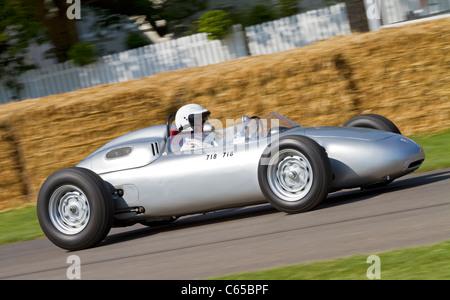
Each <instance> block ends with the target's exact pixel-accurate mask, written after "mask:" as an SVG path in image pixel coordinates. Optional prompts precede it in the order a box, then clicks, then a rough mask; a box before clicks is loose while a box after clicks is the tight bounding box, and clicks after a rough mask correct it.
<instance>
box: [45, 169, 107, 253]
mask: <svg viewBox="0 0 450 300" xmlns="http://www.w3.org/2000/svg"><path fill="white" fill-rule="evenodd" d="M37 214H38V219H39V223H40V225H41V228H42V230H43V231H44V233H45V235H46V236H47V237H48V239H49V240H51V241H52V242H53V243H54V244H55V245H57V246H58V247H61V248H63V249H67V250H80V249H85V248H89V247H92V246H95V245H96V244H98V243H99V242H101V241H102V240H103V239H104V238H105V237H106V235H107V234H108V232H109V230H110V229H111V226H112V222H113V214H114V202H113V198H112V194H111V193H110V190H109V188H108V186H107V185H106V183H105V182H104V181H103V180H102V179H101V177H100V176H98V175H97V174H96V173H94V172H92V171H91V170H88V169H83V168H67V169H63V170H60V171H57V172H55V173H53V174H52V175H50V176H49V177H48V178H47V180H46V181H45V182H44V184H43V185H42V187H41V190H40V191H39V196H38V201H37Z"/></svg>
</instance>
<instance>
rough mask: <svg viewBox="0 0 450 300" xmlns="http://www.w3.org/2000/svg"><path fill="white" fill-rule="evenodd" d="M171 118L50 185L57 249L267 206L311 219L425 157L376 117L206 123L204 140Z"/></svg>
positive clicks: (48, 223) (43, 206)
mask: <svg viewBox="0 0 450 300" xmlns="http://www.w3.org/2000/svg"><path fill="white" fill-rule="evenodd" d="M172 116H173V115H171V116H170V117H169V118H168V120H167V123H166V124H165V125H157V126H152V127H148V128H144V129H140V130H137V131H134V132H131V133H128V134H126V135H123V136H121V137H119V138H117V139H114V140H112V141H111V142H109V143H107V144H106V145H104V146H103V147H101V148H99V149H98V150H96V151H95V152H93V153H92V154H91V155H89V156H88V157H86V158H85V159H84V160H83V161H82V162H80V163H79V164H78V165H77V166H76V167H72V168H66V169H62V170H59V171H57V172H55V173H53V174H52V175H50V176H49V177H48V178H47V180H46V181H45V182H44V183H43V185H42V186H41V189H40V192H39V196H38V202H37V213H38V219H39V222H40V225H41V227H42V230H43V231H44V233H45V234H46V236H47V237H48V238H49V239H50V240H51V241H52V242H53V243H54V244H55V245H57V246H59V247H61V248H64V249H68V250H78V249H84V248H88V247H92V246H95V245H97V244H98V243H99V242H101V241H102V240H103V239H104V238H105V237H106V236H107V234H108V232H109V231H110V229H111V227H113V226H128V225H133V224H136V223H142V224H145V225H148V226H155V225H157V226H160V225H162V224H168V223H171V222H173V221H174V220H176V219H177V218H178V217H180V216H185V215H189V214H196V213H205V212H211V211H216V210H220V209H226V208H232V207H240V206H247V205H254V204H260V203H264V202H269V203H270V204H272V205H273V206H274V207H275V208H276V209H278V210H280V211H282V212H286V213H299V212H305V211H309V210H311V209H313V208H314V207H316V206H317V205H318V204H319V203H321V201H322V200H324V199H325V198H326V197H327V195H328V193H330V192H334V191H337V190H340V189H349V188H357V187H362V188H368V187H374V186H383V185H386V184H389V183H390V182H392V181H393V180H394V179H396V178H398V177H400V176H403V175H405V174H408V173H410V172H413V171H414V170H416V169H418V168H419V167H420V165H421V164H422V162H423V160H424V158H425V154H424V151H423V149H422V148H421V147H420V146H419V145H418V144H417V143H415V142H414V141H412V140H411V139H409V138H407V137H405V136H403V135H401V134H400V131H399V130H398V128H397V127H396V126H395V125H394V124H393V123H392V122H391V121H390V120H388V119H386V118H385V117H382V116H380V115H375V114H366V115H360V116H357V117H355V118H353V119H351V120H350V121H348V122H347V123H346V124H344V126H342V127H302V126H300V125H298V124H297V123H295V122H293V121H291V120H289V119H287V118H285V117H283V116H281V115H279V114H278V113H276V112H271V113H268V114H266V115H264V116H260V117H256V116H255V117H251V118H249V117H246V116H243V117H242V118H240V119H238V120H239V121H238V120H234V123H233V124H232V125H230V126H226V127H225V128H223V129H214V128H213V127H212V126H211V125H209V124H208V123H207V122H205V120H204V119H201V121H200V124H201V125H202V126H203V128H202V130H200V132H195V131H194V132H192V131H191V132H183V131H181V132H180V129H183V128H182V127H183V126H180V128H177V127H178V126H177V127H175V126H174V125H173V124H171V123H170V120H171V117H172ZM190 116H191V117H194V115H190ZM187 119H188V118H186V120H187ZM237 121H238V122H237ZM189 122H193V119H190V120H189ZM208 125H209V126H208ZM192 127H193V126H192ZM191 129H192V128H191Z"/></svg>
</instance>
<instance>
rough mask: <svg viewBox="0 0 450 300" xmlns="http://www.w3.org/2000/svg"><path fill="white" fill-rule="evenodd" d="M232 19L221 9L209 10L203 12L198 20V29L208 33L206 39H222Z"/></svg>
mask: <svg viewBox="0 0 450 300" xmlns="http://www.w3.org/2000/svg"><path fill="white" fill-rule="evenodd" d="M232 23H233V22H232V21H231V19H230V16H229V14H228V13H227V12H225V11H223V10H211V11H208V12H206V13H204V14H203V15H202V16H201V17H200V19H199V21H198V31H199V32H206V33H208V39H211V40H214V39H219V40H220V39H224V38H225V37H226V36H227V34H228V32H229V28H230V26H231V25H232Z"/></svg>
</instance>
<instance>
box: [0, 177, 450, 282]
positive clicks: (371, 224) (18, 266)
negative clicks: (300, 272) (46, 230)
mask: <svg viewBox="0 0 450 300" xmlns="http://www.w3.org/2000/svg"><path fill="white" fill-rule="evenodd" d="M449 195H450V169H444V170H439V171H434V172H427V173H419V174H413V175H410V176H406V177H404V178H401V179H398V180H396V181H394V182H393V183H392V184H391V185H389V186H387V187H385V188H379V189H375V190H370V191H365V190H356V189H355V190H349V191H341V192H337V193H333V194H330V195H329V196H328V198H327V200H326V201H325V202H324V203H323V204H322V205H320V206H319V207H318V208H317V209H315V210H314V211H310V212H307V213H302V214H296V215H287V214H285V213H281V212H278V211H276V210H275V209H273V208H272V207H271V206H270V205H268V204H266V205H259V206H253V207H246V208H239V209H230V210H225V211H220V212H216V213H211V214H207V215H195V216H189V217H184V218H181V219H179V220H178V221H176V222H175V223H173V224H172V225H169V226H166V227H160V228H147V227H143V226H141V225H135V226H132V227H126V228H114V229H113V230H112V231H111V232H110V234H109V235H108V237H107V238H106V240H105V241H104V242H103V243H102V244H100V245H99V246H98V247H96V248H93V249H87V250H82V251H75V252H68V251H65V250H62V249H60V248H57V247H56V246H54V245H53V244H52V243H51V242H50V241H48V240H47V239H46V238H44V239H40V240H35V241H29V242H23V243H16V244H11V245H5V246H1V247H0V279H67V270H68V267H70V266H71V264H72V263H73V261H69V263H68V262H67V258H68V257H69V256H70V255H77V256H78V257H79V258H80V268H79V270H80V273H79V274H80V276H81V279H202V278H208V277H211V276H219V275H225V274H229V273H235V272H244V271H249V270H260V269H265V268H270V267H276V266H281V265H289V264H295V263H302V262H309V261H315V260H323V259H331V258H335V257H343V256H349V255H353V254H364V255H366V254H367V256H369V255H371V254H376V253H379V252H382V251H385V250H390V249H395V248H403V247H410V246H417V245H423V244H430V243H434V242H439V241H443V240H446V239H450V196H449ZM364 263H365V262H364ZM411 263H413V262H411ZM367 266H369V265H367ZM364 272H365V269H364Z"/></svg>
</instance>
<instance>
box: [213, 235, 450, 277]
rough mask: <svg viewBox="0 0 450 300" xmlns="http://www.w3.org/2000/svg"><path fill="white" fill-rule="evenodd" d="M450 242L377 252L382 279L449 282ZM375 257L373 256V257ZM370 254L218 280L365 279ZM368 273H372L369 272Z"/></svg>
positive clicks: (232, 275)
mask: <svg viewBox="0 0 450 300" xmlns="http://www.w3.org/2000/svg"><path fill="white" fill-rule="evenodd" d="M449 254H450V240H449V241H445V242H442V243H438V244H433V245H427V246H420V247H414V248H406V249H400V250H393V251H388V252H383V253H375V255H377V256H378V257H379V258H380V264H379V266H380V279H382V280H422V279H423V280H448V279H450V255H449ZM370 255H372V254H370ZM368 256H369V255H355V256H351V257H346V258H338V259H334V260H329V261H319V262H313V263H305V264H299V265H292V266H286V267H279V268H274V269H269V270H264V271H256V272H247V273H238V274H231V275H227V276H222V277H215V278H211V279H217V280H364V279H366V280H367V279H368V277H367V272H368V269H369V267H372V266H373V265H374V262H373V261H370V262H369V263H367V258H368ZM369 274H373V272H372V270H369Z"/></svg>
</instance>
